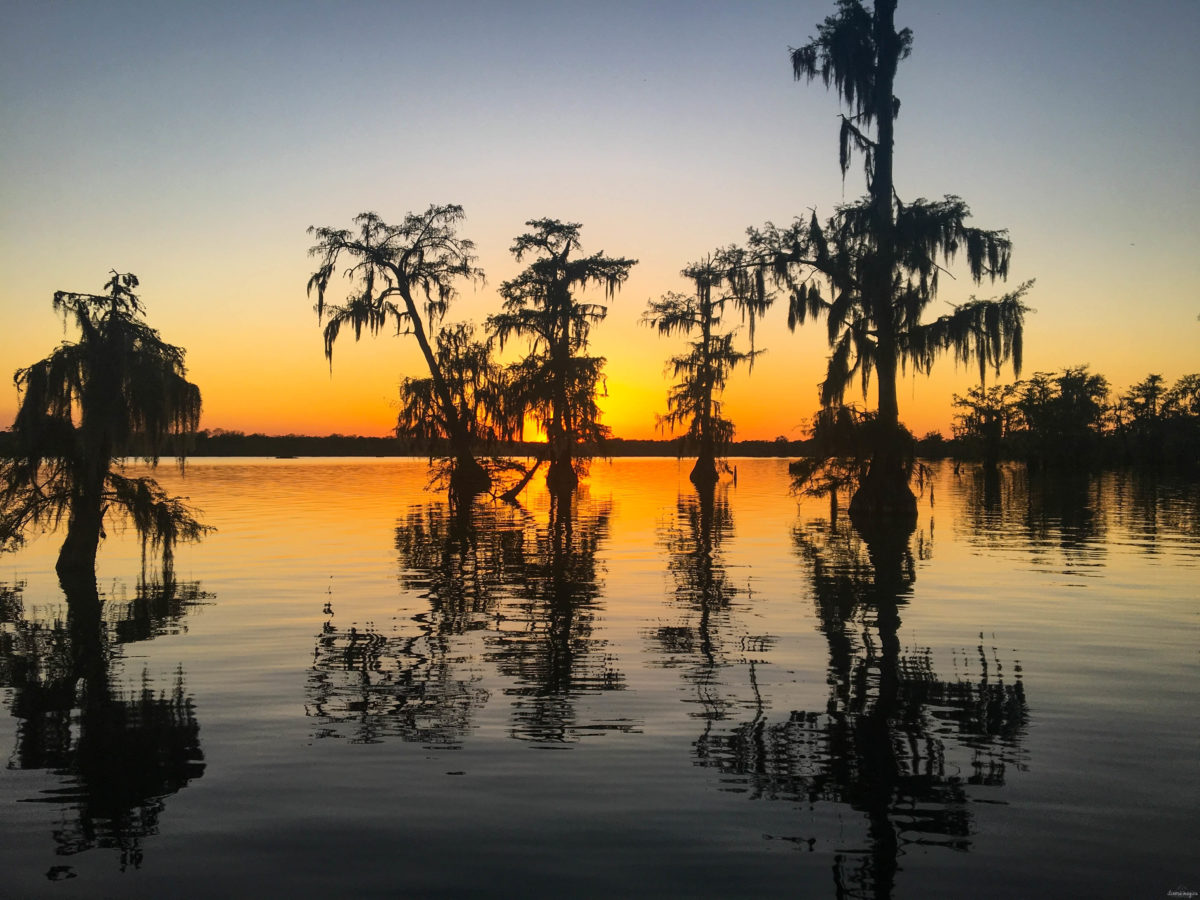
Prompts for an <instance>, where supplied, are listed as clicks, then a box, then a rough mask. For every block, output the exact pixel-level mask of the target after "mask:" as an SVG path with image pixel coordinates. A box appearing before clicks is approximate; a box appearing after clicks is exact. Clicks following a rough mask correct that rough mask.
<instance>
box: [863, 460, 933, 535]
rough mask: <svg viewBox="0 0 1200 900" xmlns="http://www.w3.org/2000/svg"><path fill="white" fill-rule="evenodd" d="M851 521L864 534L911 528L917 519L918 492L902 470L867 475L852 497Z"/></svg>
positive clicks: (909, 529) (914, 525)
mask: <svg viewBox="0 0 1200 900" xmlns="http://www.w3.org/2000/svg"><path fill="white" fill-rule="evenodd" d="M850 521H851V522H852V523H853V524H854V527H855V528H856V529H858V532H859V533H860V534H861V535H863V537H865V538H867V539H868V540H869V539H870V536H871V535H873V534H875V533H878V532H889V533H890V532H895V531H896V530H898V529H907V530H908V531H911V530H912V529H913V528H914V527H916V523H917V496H916V494H914V493H913V492H912V489H911V488H910V487H909V486H908V478H907V477H906V476H905V475H904V474H903V473H899V472H898V473H894V476H893V477H880V476H875V477H874V478H872V477H870V476H868V478H866V479H864V480H863V482H862V484H860V485H859V487H858V490H856V491H855V492H854V496H853V497H851V498H850Z"/></svg>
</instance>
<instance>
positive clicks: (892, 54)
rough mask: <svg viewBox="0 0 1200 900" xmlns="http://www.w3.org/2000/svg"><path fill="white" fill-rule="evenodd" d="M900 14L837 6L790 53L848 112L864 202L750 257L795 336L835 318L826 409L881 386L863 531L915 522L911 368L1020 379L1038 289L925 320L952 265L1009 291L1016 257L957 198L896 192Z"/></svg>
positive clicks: (905, 36)
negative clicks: (901, 398) (877, 523)
mask: <svg viewBox="0 0 1200 900" xmlns="http://www.w3.org/2000/svg"><path fill="white" fill-rule="evenodd" d="M895 10H896V0H878V2H876V3H875V5H874V8H873V9H872V10H870V11H868V10H867V9H866V8H864V6H863V5H862V3H861V2H859V0H839V3H838V8H837V12H836V13H835V14H834V15H832V16H829V17H828V18H826V20H825V22H824V23H823V24H821V25H819V26H818V29H817V36H816V37H815V38H812V39H811V40H810V41H809V43H807V44H806V45H805V46H803V47H801V48H799V49H793V50H792V51H791V59H792V71H793V74H794V76H795V78H796V79H797V80H806V81H811V80H813V79H815V78H820V79H821V80H822V81H823V82H824V83H825V85H826V86H830V85H832V86H833V88H834V90H835V91H836V92H837V94H838V96H839V97H840V99H841V100H842V101H843V102H844V104H845V105H846V107H847V108H848V110H849V115H843V116H842V125H841V133H840V137H839V163H840V166H841V170H842V175H843V177H845V174H846V172H847V171H848V169H849V167H850V162H851V159H852V156H853V154H855V153H858V154H861V155H862V157H863V160H864V169H865V172H866V178H867V195H866V197H864V198H863V199H861V200H859V201H858V202H856V203H850V204H845V205H842V206H840V207H838V208H837V209H836V211H835V212H834V214H833V215H832V216H831V217H830V218H829V219H828V220H827V221H826V222H825V224H824V225H822V224H821V223H820V222H819V221H818V219H817V215H816V213H815V212H813V213H812V214H811V216H810V217H809V218H808V220H807V221H804V220H797V221H796V222H795V223H794V224H793V225H791V226H790V227H788V228H782V229H781V228H777V227H775V226H774V225H771V224H769V223H768V224H767V225H766V226H765V227H764V228H762V229H758V230H755V229H751V230H750V247H751V250H752V251H753V252H754V253H756V254H757V255H758V257H759V259H760V260H761V262H762V264H763V266H764V268H765V270H766V271H769V274H770V275H771V276H772V277H773V278H774V279H775V280H776V281H777V282H778V283H780V284H783V285H786V286H787V288H788V289H789V292H790V299H789V310H788V325H789V327H792V328H794V327H795V326H797V325H800V324H803V323H804V322H805V321H806V320H807V319H809V318H813V317H819V316H824V317H825V319H826V322H827V325H828V333H829V345H830V347H831V349H832V353H831V355H830V357H829V364H828V369H827V372H826V377H825V381H824V383H823V384H822V386H821V400H822V403H824V404H834V403H838V402H840V401H841V399H842V397H843V395H844V393H845V391H846V389H847V388H848V387H849V386H850V385H851V384H852V383H853V382H854V381H855V380H858V381H859V382H860V383H861V386H862V389H863V392H864V394H865V393H866V392H867V390H868V387H869V383H870V378H871V376H872V375H873V374H874V375H875V378H876V385H877V388H876V390H877V397H878V405H877V410H876V415H877V421H878V426H879V427H878V428H877V430H876V438H875V440H876V443H875V447H874V452H873V455H872V459H871V463H870V466H869V468H868V469H867V472H866V474H865V477H864V478H863V481H862V483H861V484H860V485H859V487H858V490H857V491H856V492H855V495H854V498H853V499H852V501H851V509H850V511H851V516H852V517H853V518H855V519H856V520H857V521H866V520H869V519H871V518H873V517H881V516H883V517H886V516H892V515H899V516H900V517H901V518H903V519H913V517H914V516H915V515H916V498H915V497H914V496H913V493H912V491H911V490H910V489H909V487H908V483H907V482H908V477H909V474H910V472H911V466H910V464H909V462H910V460H911V457H912V453H913V449H912V440H911V436H910V435H908V433H907V431H906V430H904V429H903V428H902V426H901V425H900V420H899V407H898V403H897V396H896V380H897V376H898V372H899V369H900V367H901V366H911V367H912V368H913V369H914V370H915V371H917V372H922V373H927V372H928V371H929V369H930V367H931V366H932V364H933V361H934V359H935V358H936V357H937V356H938V355H940V354H941V353H943V352H945V351H951V350H952V351H953V352H954V355H955V356H956V358H957V359H958V360H960V361H963V362H966V361H969V360H972V359H974V360H976V361H977V362H978V363H979V366H980V371H981V373H982V372H983V370H984V369H985V367H986V366H988V365H991V366H993V367H994V368H996V369H997V370H998V369H999V367H1000V365H1001V364H1002V363H1004V362H1006V361H1008V360H1011V361H1012V364H1013V368H1014V370H1015V371H1018V372H1019V369H1020V365H1021V337H1022V324H1023V318H1024V314H1025V312H1026V307H1025V305H1024V304H1023V302H1022V297H1023V295H1024V294H1025V292H1026V290H1027V289H1028V287H1029V283H1026V284H1024V285H1022V286H1021V287H1019V288H1018V289H1017V290H1016V291H1013V292H1012V293H1010V294H1007V295H1005V296H1004V297H1001V298H999V299H996V300H977V299H975V298H972V299H971V300H970V301H969V302H967V303H964V304H962V305H959V306H955V307H954V309H953V311H952V312H951V313H950V314H948V315H944V316H941V317H939V318H937V319H936V320H934V321H931V322H927V323H923V322H922V321H921V317H922V313H923V312H924V310H925V309H926V308H927V307H928V306H929V305H930V303H932V302H933V300H934V299H935V298H936V296H937V291H938V276H939V272H940V271H941V264H942V263H949V262H951V261H953V259H954V258H955V257H956V256H957V254H958V253H960V252H961V253H964V254H965V256H966V259H967V263H968V266H969V269H970V273H971V277H972V279H973V280H974V281H975V282H977V283H978V282H980V281H982V280H983V279H984V278H987V279H989V280H993V281H994V280H995V279H997V278H1000V279H1003V278H1005V277H1006V276H1007V273H1008V264H1009V255H1010V251H1011V245H1010V242H1009V240H1008V236H1007V233H1006V232H1004V231H987V230H983V229H979V228H975V227H972V226H970V225H968V224H967V220H968V218H969V216H970V211H969V209H968V207H967V205H966V203H964V202H963V201H962V200H961V199H959V198H958V197H955V196H949V195H948V196H946V197H945V198H944V199H942V200H935V201H929V200H925V199H918V200H915V201H912V202H911V203H905V202H903V201H902V200H901V199H900V197H899V195H898V194H897V193H896V190H895V186H894V180H893V150H894V147H893V144H894V136H893V135H894V125H895V120H896V116H897V114H898V112H899V109H900V102H899V100H898V99H897V98H896V96H895V94H894V93H893V85H894V81H895V76H896V68H897V65H898V63H899V62H900V60H902V59H904V58H906V57H907V56H908V54H909V51H910V49H911V46H912V33H911V32H910V31H909V30H908V29H907V28H906V29H903V30H901V31H897V30H896V27H895ZM822 280H823V281H824V282H825V283H826V292H824V293H823V292H822V290H821V288H820V287H818V282H819V281H822Z"/></svg>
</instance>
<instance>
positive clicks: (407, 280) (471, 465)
mask: <svg viewBox="0 0 1200 900" xmlns="http://www.w3.org/2000/svg"><path fill="white" fill-rule="evenodd" d="M462 220H463V209H462V207H461V206H456V205H453V204H450V205H445V206H436V205H431V206H430V207H429V208H428V209H426V210H425V211H424V212H422V213H409V214H407V215H406V216H405V217H404V220H403V221H402V222H401V223H400V224H399V225H389V224H388V223H387V222H385V221H383V219H381V218H380V217H379V216H378V215H376V214H375V213H369V212H368V213H362V214H360V215H359V216H357V217H356V218H355V220H354V222H355V225H357V227H358V228H357V232H354V231H350V230H349V229H342V228H327V227H322V228H315V227H314V228H310V229H309V233H310V234H312V235H314V236H315V237H316V243H315V244H314V245H313V246H312V248H311V249H310V250H309V254H310V255H311V256H315V257H317V258H318V259H319V260H320V265H319V267H318V268H317V271H316V272H314V273H313V274H312V276H311V277H310V278H309V280H308V292H309V294H310V295H311V294H312V292H313V291H314V290H315V291H316V294H317V305H316V313H317V318H318V320H319V321H320V322H321V324H322V325H323V327H324V336H325V356H326V357H327V358H328V359H329V361H330V365H332V364H333V346H334V344H335V343H336V341H337V339H338V337H339V336H340V335H341V334H342V330H343V329H346V328H349V329H351V330H353V332H354V337H355V340H357V339H358V338H360V337H361V336H362V333H363V330H364V329H366V330H367V331H368V332H369V333H371V334H377V333H378V332H379V331H380V330H382V329H383V328H385V327H388V326H391V327H394V328H395V329H396V333H397V334H410V335H412V337H413V340H414V341H416V343H417V346H418V348H419V349H420V351H421V356H422V357H423V358H424V360H425V365H426V367H427V369H428V371H429V379H428V381H427V382H426V385H427V388H428V396H429V400H430V402H431V404H432V405H433V408H434V409H435V410H436V415H437V418H438V421H439V427H440V428H441V430H442V433H443V434H444V435H445V437H446V439H447V440H448V443H449V445H450V451H451V458H452V472H451V475H450V489H451V490H452V491H453V492H454V493H455V494H457V495H459V496H472V495H474V494H479V493H482V492H484V491H486V490H487V489H488V488H489V487H491V477H490V476H489V475H488V473H487V471H486V470H485V469H484V468H483V467H482V466H481V465H480V464H479V461H478V460H476V459H475V455H474V450H475V443H476V441H477V438H478V435H477V434H476V433H475V431H474V430H473V428H472V424H473V419H472V416H471V410H470V409H468V408H466V407H465V406H464V405H463V398H462V396H461V395H456V393H455V392H454V390H453V384H452V383H453V380H454V377H455V376H454V373H450V372H447V371H444V370H443V368H442V363H443V362H444V361H445V360H442V361H441V362H439V358H438V350H437V348H436V347H435V343H436V340H437V338H436V334H437V330H438V327H439V325H440V323H441V322H442V320H443V318H444V317H445V315H446V312H447V311H448V309H449V307H450V303H451V301H452V300H453V299H454V298H455V296H456V295H457V288H456V286H455V282H457V281H458V280H459V279H460V278H465V279H468V280H480V279H482V278H483V271H482V270H481V269H479V268H478V267H476V265H475V261H476V260H475V252H474V251H475V245H474V244H473V243H472V242H471V241H469V240H467V239H466V238H463V237H460V236H459V234H458V226H459V224H460V223H461V222H462ZM339 261H345V262H347V263H348V267H347V269H346V272H345V275H346V277H347V279H348V280H349V281H350V289H349V293H348V296H347V297H346V299H345V300H344V301H343V302H342V303H330V302H329V301H328V300H327V298H326V293H327V291H328V289H329V282H330V279H331V278H332V277H333V274H334V271H335V269H336V268H337V265H338V262H339ZM400 425H401V428H403V425H404V423H403V421H401V423H400Z"/></svg>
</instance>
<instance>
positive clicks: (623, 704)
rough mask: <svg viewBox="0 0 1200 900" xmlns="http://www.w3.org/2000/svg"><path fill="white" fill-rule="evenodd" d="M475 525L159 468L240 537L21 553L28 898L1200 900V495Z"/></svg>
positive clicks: (275, 470) (763, 497) (11, 711)
mask: <svg viewBox="0 0 1200 900" xmlns="http://www.w3.org/2000/svg"><path fill="white" fill-rule="evenodd" d="M736 464H737V468H738V470H739V472H738V476H739V477H738V482H737V484H736V485H732V484H723V485H721V486H718V488H717V489H716V491H715V492H714V494H713V496H712V497H711V498H710V499H701V498H700V497H699V496H698V495H697V494H696V492H695V490H694V489H693V487H692V485H691V484H690V483H689V482H688V480H687V471H688V464H687V463H683V464H681V463H679V462H677V461H676V460H673V459H672V460H665V459H622V460H617V461H614V462H612V463H608V462H603V461H598V462H597V463H595V464H594V465H593V467H592V471H591V474H590V476H589V477H588V479H587V480H586V481H585V482H584V485H583V486H582V487H581V488H580V490H579V491H578V492H577V493H576V495H575V496H574V498H573V499H572V500H571V501H570V502H569V503H560V502H552V501H551V499H550V498H549V496H548V495H547V494H546V493H545V491H544V489H542V488H540V487H536V486H535V487H532V488H531V489H530V490H529V491H528V492H527V493H526V494H525V495H524V496H523V497H522V503H521V505H520V506H509V505H506V504H499V503H491V502H479V503H477V504H476V505H475V507H474V508H473V509H471V510H470V511H461V510H460V511H458V512H452V511H450V510H448V509H447V506H446V503H445V500H444V497H443V496H440V495H438V494H436V493H431V492H428V491H426V490H425V488H424V486H425V481H426V475H427V469H426V466H425V464H424V462H423V461H417V460H318V459H314V460H208V459H198V460H194V461H192V462H191V463H189V465H188V469H187V473H186V476H185V477H181V476H180V475H179V474H178V473H177V472H175V471H174V470H173V469H171V468H170V467H168V466H165V465H164V466H163V467H161V468H160V470H159V473H158V475H159V478H160V481H162V482H163V483H164V486H166V487H167V489H168V490H170V491H172V492H174V493H180V494H184V495H187V496H189V497H190V498H191V501H192V502H193V503H194V504H195V505H197V506H199V507H200V508H201V509H202V510H203V518H204V520H205V521H207V522H208V523H209V524H212V525H215V526H216V527H217V529H218V531H217V532H216V533H214V534H213V535H211V536H210V537H209V538H208V539H207V540H206V541H205V542H204V543H202V544H199V545H188V546H183V547H181V548H180V549H179V551H178V554H177V559H176V564H175V580H174V582H172V583H168V584H166V585H164V584H162V583H155V582H154V581H153V580H151V581H150V583H147V582H146V581H145V580H143V579H139V574H138V573H139V572H140V571H141V565H140V559H139V548H138V546H137V545H136V542H135V541H134V540H133V538H132V537H131V536H129V535H110V536H109V539H108V541H106V543H105V544H104V546H103V547H102V550H101V555H100V562H99V572H98V579H97V588H98V592H97V591H96V590H91V591H90V593H89V588H88V586H87V585H84V586H82V587H78V586H76V587H70V586H68V587H67V590H69V591H70V592H71V593H72V602H71V604H70V608H69V610H68V604H67V602H66V596H65V594H64V588H63V587H62V586H60V585H59V583H58V581H57V579H56V578H55V577H54V575H53V561H54V556H55V553H56V551H57V545H58V540H57V538H56V536H55V535H47V536H43V537H40V538H38V539H37V540H35V541H33V542H32V543H31V544H30V545H29V546H28V547H26V548H25V549H23V550H22V551H20V552H19V553H17V554H13V555H7V556H3V557H0V747H2V748H3V751H2V752H3V758H4V759H5V760H6V765H5V766H4V768H3V769H0V895H3V896H13V897H40V896H47V897H59V896H61V897H76V896H80V897H96V896H119V897H140V896H145V897H164V896H174V897H179V896H196V897H212V896H247V895H261V896H288V895H291V896H472V897H474V896H505V897H521V896H564V897H576V896H606V897H610V896H648V897H650V896H654V897H657V896H680V897H768V896H771V897H774V896H813V897H824V896H830V897H833V896H847V897H852V896H876V897H880V896H894V897H913V898H920V897H939V896H944V897H962V896H972V897H1035V896H1080V897H1082V896H1112V897H1166V896H1171V895H1176V896H1178V895H1179V892H1181V891H1182V892H1184V893H1190V892H1191V891H1194V890H1200V821H1198V818H1200V817H1198V816H1197V812H1196V810H1197V808H1200V750H1198V748H1200V701H1198V694H1197V688H1198V687H1200V678H1198V675H1200V667H1198V665H1197V663H1198V646H1200V642H1198V640H1197V639H1198V637H1200V628H1198V625H1200V488H1198V487H1197V485H1195V484H1180V483H1173V482H1168V481H1154V480H1146V479H1142V478H1139V477H1135V476H1133V475H1126V474H1120V473H1117V474H1113V473H1109V474H1105V475H1102V476H1096V477H1093V478H1083V479H1079V480H1077V481H1072V482H1070V483H1063V482H1061V481H1038V480H1029V479H1027V478H1026V476H1025V475H1024V473H1023V472H1021V471H1019V470H1015V471H1010V472H1006V473H1004V474H1003V476H1002V478H1001V479H1000V480H999V482H998V483H985V481H984V479H982V477H981V476H980V475H979V473H978V472H976V471H973V470H967V469H964V470H963V471H962V472H961V473H960V474H955V473H954V472H953V470H952V469H951V468H950V467H949V465H942V466H941V467H939V468H938V469H937V470H936V473H935V478H934V481H933V490H932V499H933V501H934V502H932V503H931V502H930V501H931V497H930V493H929V492H928V490H927V493H926V495H925V497H923V498H922V501H921V512H920V521H919V524H918V527H917V530H916V531H915V532H914V533H913V534H912V535H911V536H907V537H905V536H900V537H898V538H895V539H892V540H881V541H876V542H874V543H873V544H872V546H870V547H868V546H867V545H866V544H864V543H863V542H862V541H861V540H860V539H859V538H858V536H857V535H856V534H855V532H854V531H853V529H851V528H850V525H849V522H848V521H847V520H846V518H845V516H844V515H843V516H842V517H840V518H838V519H837V520H835V521H834V522H831V521H830V510H829V505H828V503H827V502H826V501H824V500H810V499H803V500H798V499H797V498H795V497H794V496H791V495H789V493H788V490H787V488H788V477H787V470H786V462H785V461H783V460H737V461H736Z"/></svg>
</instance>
